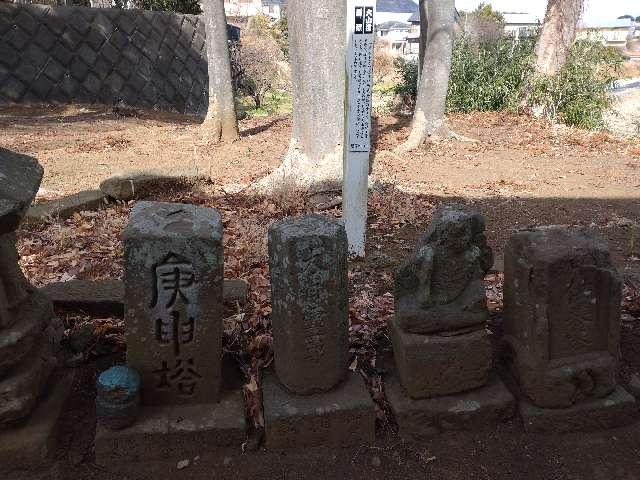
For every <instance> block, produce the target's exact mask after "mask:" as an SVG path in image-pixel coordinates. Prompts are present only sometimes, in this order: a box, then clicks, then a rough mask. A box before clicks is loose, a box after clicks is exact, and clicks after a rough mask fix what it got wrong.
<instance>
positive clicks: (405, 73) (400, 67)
mask: <svg viewBox="0 0 640 480" xmlns="http://www.w3.org/2000/svg"><path fill="white" fill-rule="evenodd" d="M394 66H395V68H396V70H397V71H398V74H399V75H400V82H399V83H398V84H397V85H396V86H395V87H394V88H393V91H394V93H395V94H396V95H400V96H401V97H402V99H403V101H404V102H405V103H406V104H407V105H408V106H410V107H412V108H413V106H414V105H415V102H416V95H417V92H418V62H416V61H415V60H405V59H404V58H402V57H398V58H396V59H395V60H394Z"/></svg>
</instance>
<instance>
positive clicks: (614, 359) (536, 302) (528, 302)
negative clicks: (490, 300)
mask: <svg viewBox="0 0 640 480" xmlns="http://www.w3.org/2000/svg"><path fill="white" fill-rule="evenodd" d="M620 302H621V280H620V275H619V274H618V272H617V270H616V268H615V266H614V265H613V264H612V262H611V258H610V255H609V249H608V247H607V245H606V243H605V242H604V240H603V239H602V238H600V237H599V236H598V235H596V234H594V233H590V232H587V231H569V230H567V229H564V228H561V227H547V228H540V229H536V230H531V231H524V232H519V233H517V234H516V235H514V236H512V237H511V238H510V239H509V242H508V243H507V247H506V250H505V287H504V307H505V325H504V326H505V329H504V341H505V344H506V345H505V346H506V349H505V350H506V355H505V356H506V360H507V362H508V364H509V365H510V367H511V371H512V373H513V376H514V378H515V380H516V381H517V384H518V385H519V389H520V392H521V399H520V413H521V415H522V418H523V421H524V425H525V428H526V429H527V430H528V431H545V430H552V431H570V430H582V429H592V428H602V427H611V426H617V425H621V424H625V423H628V422H630V421H632V418H633V414H634V411H635V409H636V407H635V401H634V399H633V397H632V396H631V395H629V394H628V393H627V392H626V391H625V390H624V389H623V388H622V387H620V386H618V385H617V384H616V379H615V375H616V369H617V365H618V358H619V349H620Z"/></svg>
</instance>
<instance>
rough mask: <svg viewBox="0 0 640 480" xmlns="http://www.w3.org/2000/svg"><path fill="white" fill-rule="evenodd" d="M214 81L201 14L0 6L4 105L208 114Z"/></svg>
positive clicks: (0, 88) (0, 82) (0, 78)
mask: <svg viewBox="0 0 640 480" xmlns="http://www.w3.org/2000/svg"><path fill="white" fill-rule="evenodd" d="M207 85H208V77H207V60H206V45H205V27H204V22H202V21H201V20H200V18H199V17H198V16H194V15H181V14H173V13H167V12H150V11H143V10H119V9H103V8H100V9H94V8H85V7H51V6H46V5H15V4H10V3H0V104H12V103H101V104H107V105H111V104H116V103H118V102H120V101H123V102H125V103H126V104H128V105H132V106H137V107H146V108H157V109H161V110H170V111H177V112H181V113H191V114H198V115H203V114H204V113H206V109H207Z"/></svg>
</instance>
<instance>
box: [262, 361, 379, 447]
mask: <svg viewBox="0 0 640 480" xmlns="http://www.w3.org/2000/svg"><path fill="white" fill-rule="evenodd" d="M262 403H263V406H264V418H265V436H266V445H267V448H273V449H279V448H301V447H311V446H325V447H340V446H347V445H360V444H370V443H372V442H373V441H374V440H375V419H376V414H375V409H374V405H373V401H372V400H371V397H370V396H369V391H368V390H367V387H366V385H365V383H364V380H363V379H362V377H361V376H360V375H359V374H357V373H354V372H349V375H348V376H347V379H346V380H345V381H344V382H342V383H341V384H340V385H338V386H337V387H336V388H335V389H333V390H331V391H329V392H323V393H316V394H314V395H296V394H293V393H291V392H289V391H288V390H287V389H286V388H285V387H284V386H283V385H282V384H281V383H280V382H279V381H278V379H277V378H276V376H275V375H274V374H273V373H272V372H267V373H265V376H264V378H263V382H262Z"/></svg>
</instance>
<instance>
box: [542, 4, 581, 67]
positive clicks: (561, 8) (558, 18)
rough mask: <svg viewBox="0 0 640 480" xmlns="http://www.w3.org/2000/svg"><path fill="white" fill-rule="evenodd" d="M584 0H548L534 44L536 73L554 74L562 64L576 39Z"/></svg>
mask: <svg viewBox="0 0 640 480" xmlns="http://www.w3.org/2000/svg"><path fill="white" fill-rule="evenodd" d="M583 5H584V0H548V3H547V12H546V14H545V17H544V24H543V25H542V31H541V32H540V37H539V38H538V43H537V45H536V73H537V74H538V75H547V76H550V75H555V74H556V73H558V71H560V68H561V67H562V65H564V63H565V61H566V60H567V56H568V54H569V50H570V49H571V45H573V42H574V41H575V39H576V32H577V28H578V20H579V19H580V15H581V14H582V7H583Z"/></svg>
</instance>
